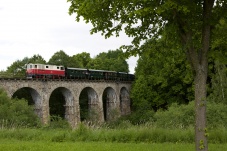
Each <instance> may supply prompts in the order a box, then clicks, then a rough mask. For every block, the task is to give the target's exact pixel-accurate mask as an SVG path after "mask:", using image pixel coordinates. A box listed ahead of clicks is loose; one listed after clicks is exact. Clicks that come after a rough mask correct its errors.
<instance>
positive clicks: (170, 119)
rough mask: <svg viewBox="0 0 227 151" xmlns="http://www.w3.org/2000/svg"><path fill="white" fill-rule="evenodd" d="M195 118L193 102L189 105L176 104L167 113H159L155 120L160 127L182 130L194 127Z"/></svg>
mask: <svg viewBox="0 0 227 151" xmlns="http://www.w3.org/2000/svg"><path fill="white" fill-rule="evenodd" d="M208 114H209V113H208ZM194 116H195V112H194V102H193V101H192V102H190V103H189V104H188V105H177V104H176V103H174V104H172V105H171V106H170V107H169V108H168V110H167V111H163V110H159V111H157V112H156V113H155V116H154V118H155V119H156V124H157V126H158V127H163V128H181V129H182V128H188V127H193V126H194V120H195V117H194Z"/></svg>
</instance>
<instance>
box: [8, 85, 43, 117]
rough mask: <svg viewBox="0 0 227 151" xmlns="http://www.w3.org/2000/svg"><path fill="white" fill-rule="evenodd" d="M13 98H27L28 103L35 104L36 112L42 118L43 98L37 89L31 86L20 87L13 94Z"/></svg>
mask: <svg viewBox="0 0 227 151" xmlns="http://www.w3.org/2000/svg"><path fill="white" fill-rule="evenodd" d="M12 98H18V99H25V100H27V101H28V105H33V106H34V112H35V113H36V115H38V117H40V118H42V98H41V96H40V94H39V93H38V92H37V91H36V90H35V89H33V88H30V87H23V88H20V89H18V90H17V91H16V92H15V93H14V94H13V96H12Z"/></svg>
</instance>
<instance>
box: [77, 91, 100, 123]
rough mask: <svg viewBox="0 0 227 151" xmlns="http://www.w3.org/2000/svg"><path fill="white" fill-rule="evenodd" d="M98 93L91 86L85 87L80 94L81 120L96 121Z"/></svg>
mask: <svg viewBox="0 0 227 151" xmlns="http://www.w3.org/2000/svg"><path fill="white" fill-rule="evenodd" d="M98 100H99V99H98V95H97V93H96V91H95V90H94V89H93V88H91V87H86V88H84V89H83V90H82V91H81V93H80V96H79V105H80V120H81V121H92V122H96V121H97V120H98V119H99V118H98V117H99V115H98Z"/></svg>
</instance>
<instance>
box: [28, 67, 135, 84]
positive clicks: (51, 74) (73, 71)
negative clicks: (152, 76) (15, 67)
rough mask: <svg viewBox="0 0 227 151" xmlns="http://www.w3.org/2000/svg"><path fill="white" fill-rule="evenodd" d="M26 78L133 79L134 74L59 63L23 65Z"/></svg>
mask: <svg viewBox="0 0 227 151" xmlns="http://www.w3.org/2000/svg"><path fill="white" fill-rule="evenodd" d="M25 68H26V78H32V79H40V78H45V79H87V80H116V81H133V80H134V79H135V76H134V75H133V74H129V73H126V72H116V71H107V70H94V69H85V68H72V67H64V66H61V65H48V64H33V63H29V64H26V65H25Z"/></svg>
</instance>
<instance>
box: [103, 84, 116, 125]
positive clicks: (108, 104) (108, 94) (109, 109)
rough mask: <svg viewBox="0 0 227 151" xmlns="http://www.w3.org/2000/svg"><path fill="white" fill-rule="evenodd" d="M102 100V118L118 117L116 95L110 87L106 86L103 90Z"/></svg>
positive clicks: (106, 119)
mask: <svg viewBox="0 0 227 151" xmlns="http://www.w3.org/2000/svg"><path fill="white" fill-rule="evenodd" d="M102 100H103V115H104V120H105V121H110V120H113V119H114V118H116V117H118V110H117V95H116V91H115V90H114V89H113V88H112V87H107V88H106V89H105V90H104V91H103V95H102Z"/></svg>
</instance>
